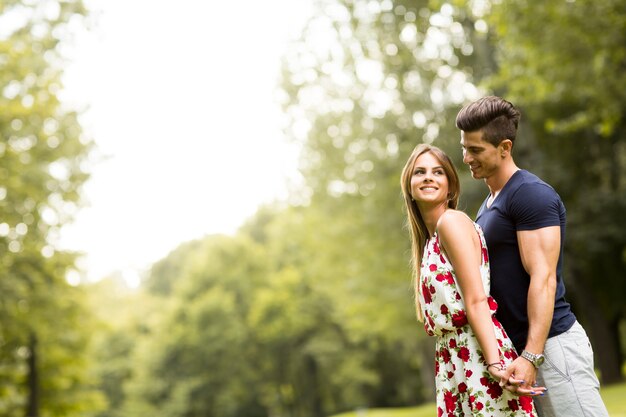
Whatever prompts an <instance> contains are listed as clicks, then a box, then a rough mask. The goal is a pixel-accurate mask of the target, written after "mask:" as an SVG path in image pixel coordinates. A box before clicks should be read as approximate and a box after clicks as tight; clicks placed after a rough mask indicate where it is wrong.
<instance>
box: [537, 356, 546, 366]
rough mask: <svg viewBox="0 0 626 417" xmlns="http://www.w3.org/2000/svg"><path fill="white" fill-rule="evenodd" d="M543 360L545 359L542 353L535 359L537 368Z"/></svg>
mask: <svg viewBox="0 0 626 417" xmlns="http://www.w3.org/2000/svg"><path fill="white" fill-rule="evenodd" d="M544 360H545V358H544V356H543V355H539V357H538V358H537V359H535V366H536V367H537V368H539V367H540V366H541V364H542V363H543V361H544Z"/></svg>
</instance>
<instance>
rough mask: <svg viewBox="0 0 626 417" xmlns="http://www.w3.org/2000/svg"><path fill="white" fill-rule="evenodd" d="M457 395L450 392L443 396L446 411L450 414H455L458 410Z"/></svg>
mask: <svg viewBox="0 0 626 417" xmlns="http://www.w3.org/2000/svg"><path fill="white" fill-rule="evenodd" d="M456 399H457V398H456V395H454V394H452V392H450V391H446V392H445V394H443V400H444V402H445V404H446V411H447V412H448V413H451V412H453V411H454V410H455V409H456Z"/></svg>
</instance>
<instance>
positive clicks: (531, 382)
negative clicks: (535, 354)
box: [500, 357, 546, 396]
mask: <svg viewBox="0 0 626 417" xmlns="http://www.w3.org/2000/svg"><path fill="white" fill-rule="evenodd" d="M536 382H537V369H536V368H535V366H534V365H533V364H532V363H530V362H529V361H528V360H526V359H524V358H522V357H519V358H517V359H515V360H514V361H513V363H511V364H510V365H509V366H508V367H507V368H506V370H505V371H504V375H503V376H502V377H501V378H500V386H501V387H502V388H504V389H506V390H507V391H511V392H512V393H514V394H516V395H531V396H532V395H543V393H544V391H545V390H546V388H545V387H537V386H535V384H536Z"/></svg>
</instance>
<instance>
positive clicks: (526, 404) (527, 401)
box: [518, 397, 533, 414]
mask: <svg viewBox="0 0 626 417" xmlns="http://www.w3.org/2000/svg"><path fill="white" fill-rule="evenodd" d="M518 401H519V404H520V405H521V406H522V410H524V411H525V412H526V413H528V414H530V413H532V411H533V399H532V398H531V397H519V400H518Z"/></svg>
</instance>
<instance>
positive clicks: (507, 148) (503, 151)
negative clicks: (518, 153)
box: [498, 139, 513, 158]
mask: <svg viewBox="0 0 626 417" xmlns="http://www.w3.org/2000/svg"><path fill="white" fill-rule="evenodd" d="M498 148H500V155H501V156H502V157H503V158H504V157H505V156H506V155H507V154H510V153H511V149H513V142H512V141H511V139H504V140H502V142H500V144H499V145H498Z"/></svg>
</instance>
